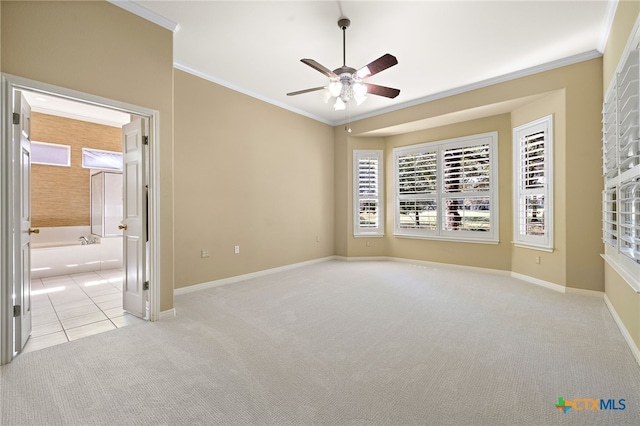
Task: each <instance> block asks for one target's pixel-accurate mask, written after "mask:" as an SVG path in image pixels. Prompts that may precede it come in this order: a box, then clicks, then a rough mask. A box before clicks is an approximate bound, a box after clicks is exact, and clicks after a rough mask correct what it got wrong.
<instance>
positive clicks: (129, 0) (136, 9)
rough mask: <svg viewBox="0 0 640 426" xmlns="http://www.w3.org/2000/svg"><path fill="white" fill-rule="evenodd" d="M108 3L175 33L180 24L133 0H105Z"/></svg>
mask: <svg viewBox="0 0 640 426" xmlns="http://www.w3.org/2000/svg"><path fill="white" fill-rule="evenodd" d="M107 1H108V2H109V3H111V4H113V5H114V6H118V7H119V8H122V9H124V10H126V11H128V12H131V13H133V14H134V15H137V16H139V17H141V18H144V19H146V20H147V21H150V22H153V23H154V24H156V25H160V26H161V27H162V28H166V29H167V30H169V31H171V32H172V33H175V32H176V31H178V30H179V29H180V24H178V23H177V22H173V21H172V20H171V19H167V18H165V17H164V16H162V15H160V14H157V13H156V12H153V11H151V10H149V9H147V8H146V7H144V6H142V5H141V4H140V3H137V2H135V1H133V0H107Z"/></svg>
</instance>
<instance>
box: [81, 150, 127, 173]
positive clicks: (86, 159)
mask: <svg viewBox="0 0 640 426" xmlns="http://www.w3.org/2000/svg"><path fill="white" fill-rule="evenodd" d="M82 167H83V168H85V169H106V170H122V153H121V152H113V151H102V150H100V149H92V148H82Z"/></svg>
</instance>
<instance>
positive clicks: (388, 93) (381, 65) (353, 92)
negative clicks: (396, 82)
mask: <svg viewBox="0 0 640 426" xmlns="http://www.w3.org/2000/svg"><path fill="white" fill-rule="evenodd" d="M350 24H351V21H350V20H349V19H347V18H340V20H338V26H339V27H340V29H342V66H341V67H340V68H336V69H335V70H333V71H331V70H329V69H328V68H327V67H325V66H323V65H321V64H319V63H318V62H316V61H314V60H313V59H301V60H300V61H301V62H303V63H305V64H307V65H309V66H310V67H311V68H313V69H315V70H317V71H320V72H321V73H322V74H324V75H326V76H327V77H329V80H330V81H329V84H328V85H327V86H320V87H313V88H311V89H305V90H299V91H297V92H291V93H287V96H295V95H300V94H302V93H309V92H315V91H318V90H323V89H324V91H325V92H324V100H325V102H328V101H329V99H331V98H334V97H335V98H336V102H335V104H334V108H335V110H336V111H338V110H343V109H345V108H346V105H347V103H348V102H349V100H350V99H351V98H353V99H354V100H355V101H356V103H357V104H358V105H360V104H361V103H362V102H363V101H364V99H365V96H366V95H367V93H370V94H372V95H378V96H384V97H386V98H395V97H396V96H398V95H399V94H400V90H398V89H393V88H391V87H385V86H378V85H377V84H371V83H365V82H364V81H363V80H364V79H366V78H368V77H371V76H372V75H375V74H377V73H379V72H380V71H384V70H386V69H387V68H390V67H392V66H394V65H396V64H397V63H398V60H397V59H396V57H395V56H393V55H390V54H388V53H386V54H384V55H382V56H381V57H379V58H378V59H376V60H375V61H373V62H371V63H370V64H368V65H365V66H364V67H362V68H360V69H359V70H356V69H355V68H351V67H348V66H347V63H346V62H347V53H346V50H347V41H346V40H347V28H349V25H350Z"/></svg>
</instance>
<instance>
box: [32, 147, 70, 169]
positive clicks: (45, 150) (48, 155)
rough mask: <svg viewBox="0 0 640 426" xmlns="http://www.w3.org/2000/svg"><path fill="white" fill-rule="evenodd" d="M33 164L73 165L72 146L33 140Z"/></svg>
mask: <svg viewBox="0 0 640 426" xmlns="http://www.w3.org/2000/svg"><path fill="white" fill-rule="evenodd" d="M31 164H43V165H45V166H61V167H70V166H71V147H70V146H69V145H60V144H55V143H47V142H31Z"/></svg>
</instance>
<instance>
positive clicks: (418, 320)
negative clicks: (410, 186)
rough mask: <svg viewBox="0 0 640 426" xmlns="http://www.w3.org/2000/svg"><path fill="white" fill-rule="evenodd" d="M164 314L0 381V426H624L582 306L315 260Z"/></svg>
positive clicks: (427, 274) (635, 408) (600, 315)
mask: <svg viewBox="0 0 640 426" xmlns="http://www.w3.org/2000/svg"><path fill="white" fill-rule="evenodd" d="M175 306H176V310H177V313H178V315H177V317H176V318H172V319H169V320H163V321H160V322H157V323H146V324H142V325H139V326H130V327H125V328H122V329H118V330H114V331H110V332H106V333H103V334H100V335H96V336H91V337H87V338H83V339H80V340H77V341H73V342H70V343H65V344H63V345H59V346H54V347H51V348H47V349H43V350H40V351H36V352H31V353H27V354H24V355H21V356H19V357H17V358H16V359H15V360H14V361H13V362H12V363H11V364H9V365H6V366H3V367H2V368H1V370H0V375H1V377H0V384H1V385H2V390H1V398H2V399H1V402H2V406H1V407H0V410H1V417H0V422H1V423H2V425H45V424H52V425H53V424H55V425H63V424H69V425H94V424H95V425H146V424H148V425H196V424H202V425H210V424H225V425H226V424H228V425H234V424H238V425H249V424H256V425H273V424H278V425H305V424H329V425H370V424H372V425H373V424H376V425H422V424H424V425H570V424H571V425H572V424H581V425H583V424H603V425H605V424H609V425H625V424H629V425H638V424H640V367H639V366H638V364H637V363H636V362H635V359H634V358H633V355H632V353H631V351H630V349H629V348H628V346H627V344H626V343H625V341H624V339H623V337H622V335H621V333H620V331H619V330H618V328H617V326H616V324H615V323H614V321H613V319H612V317H611V314H610V313H609V311H608V310H607V308H606V306H605V304H604V302H603V300H602V299H601V298H599V297H593V296H584V295H576V294H562V293H558V292H554V291H552V290H548V289H545V288H542V287H538V286H535V285H532V284H528V283H524V282H522V281H519V280H517V279H513V278H509V277H506V276H497V275H493V274H489V273H487V274H484V273H471V272H467V271H461V270H458V269H449V268H434V267H424V266H414V265H410V264H405V263H399V262H384V261H380V262H377V261H376V262H341V261H329V262H323V263H319V264H315V265H310V266H305V267H302V268H298V269H293V270H289V271H285V272H280V273H276V274H272V275H269V276H266V277H261V278H255V279H251V280H247V281H243V282H240V283H234V284H229V285H225V286H221V287H216V288H212V289H208V290H202V291H198V292H194V293H189V294H185V295H180V296H177V297H176V299H175ZM559 397H563V398H564V399H565V400H568V401H573V400H575V399H577V398H589V399H605V400H609V399H615V400H616V401H619V400H620V399H624V400H625V409H624V410H575V409H574V410H569V411H568V412H567V413H563V411H562V410H558V409H556V408H555V404H557V402H558V398H559ZM587 406H588V405H587ZM580 407H581V405H580V404H578V405H577V408H580ZM616 407H618V408H620V405H619V404H618V405H616Z"/></svg>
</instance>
